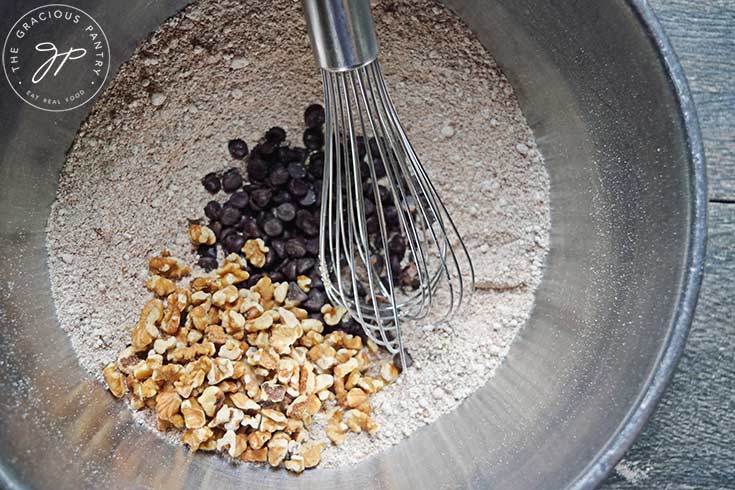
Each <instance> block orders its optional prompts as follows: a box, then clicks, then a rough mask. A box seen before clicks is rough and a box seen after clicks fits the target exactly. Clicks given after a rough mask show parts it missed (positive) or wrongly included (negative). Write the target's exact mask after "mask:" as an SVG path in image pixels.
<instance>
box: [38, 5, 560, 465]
mask: <svg viewBox="0 0 735 490" xmlns="http://www.w3.org/2000/svg"><path fill="white" fill-rule="evenodd" d="M374 10H375V16H376V25H377V30H378V35H379V39H380V42H381V55H380V60H381V65H382V68H383V71H384V73H385V77H386V79H387V83H388V87H389V89H390V90H391V95H392V98H393V100H394V102H395V103H396V107H397V110H398V113H399V115H400V116H401V120H402V122H403V124H404V126H405V127H406V130H407V132H408V134H409V136H410V137H411V141H412V143H413V144H414V146H415V148H416V150H417V153H418V155H419V156H420V157H421V159H422V161H423V163H424V165H425V166H426V167H427V170H428V172H429V175H430V176H431V177H432V178H433V181H434V183H435V184H436V186H437V188H438V191H439V192H440V194H441V195H442V198H443V199H444V201H445V203H446V205H447V207H448V208H449V211H450V213H451V214H452V216H453V217H454V218H455V220H456V222H457V226H458V228H459V230H460V232H461V233H462V234H463V236H464V238H465V240H466V242H467V245H468V247H469V250H470V254H471V255H472V257H473V260H474V264H475V268H476V273H477V280H478V291H477V292H476V293H475V296H474V299H473V302H472V304H471V305H470V306H469V307H466V308H465V309H464V310H463V311H462V312H461V313H460V314H459V315H458V316H456V317H455V318H454V319H452V321H451V322H450V324H449V325H445V326H427V327H416V328H413V329H407V330H408V331H407V332H406V333H405V342H406V345H407V347H408V350H409V351H410V353H411V355H412V356H413V359H414V365H413V367H412V368H410V369H409V370H408V372H407V373H406V375H405V376H402V377H401V378H400V379H399V381H398V382H397V383H396V384H395V385H392V386H390V387H389V388H388V389H386V390H384V391H382V392H380V393H379V394H377V395H376V396H375V397H373V398H372V400H373V406H374V418H375V419H376V420H377V422H378V423H379V424H380V426H381V428H380V430H379V431H378V433H377V434H376V435H375V436H374V437H372V438H371V437H369V436H368V435H366V434H357V435H355V434H351V435H350V436H349V437H348V438H347V440H346V441H345V443H344V444H342V445H340V446H338V447H334V446H333V447H329V448H328V449H327V450H325V452H324V454H323V459H322V465H321V466H322V467H336V466H340V465H346V464H353V463H356V462H359V461H361V460H363V459H364V458H367V457H369V456H372V455H374V454H376V453H378V452H379V451H381V450H382V449H384V448H387V447H390V446H391V445H393V444H397V443H399V442H400V441H402V440H403V439H405V438H406V437H408V436H409V435H410V434H411V433H413V432H414V431H415V430H416V429H417V428H419V427H420V426H422V425H424V424H428V423H431V422H432V421H434V420H436V418H437V417H439V416H440V415H442V414H444V413H447V412H449V411H451V410H452V409H454V408H455V407H456V406H457V405H459V404H460V403H461V401H462V400H463V399H464V398H465V397H467V396H468V395H470V394H471V393H472V392H474V391H475V390H477V389H478V388H479V387H481V386H482V385H483V384H485V383H486V382H487V381H488V380H489V379H490V378H491V377H492V375H493V373H494V371H495V369H496V368H497V367H498V365H499V364H500V362H501V361H502V359H503V357H504V356H505V355H506V353H507V351H508V349H509V347H510V345H511V342H512V340H513V337H514V336H515V334H516V333H517V331H518V329H519V328H520V327H521V326H522V325H523V324H524V322H525V321H526V319H527V318H528V316H529V313H530V310H531V308H532V305H533V299H534V290H535V289H536V287H537V286H538V284H539V281H540V279H541V275H542V265H543V261H544V257H545V254H546V249H547V246H548V231H549V209H548V203H549V196H548V177H547V174H546V171H545V169H544V164H543V159H542V157H541V155H540V154H539V152H538V150H537V148H536V144H535V142H534V139H533V136H532V134H531V131H530V129H529V128H528V126H527V124H526V121H525V119H524V117H523V115H522V114H521V111H520V109H519V107H518V103H517V101H516V98H515V96H514V94H513V89H512V87H511V86H510V84H509V83H508V81H507V80H506V78H505V77H504V76H503V74H502V73H501V72H500V70H499V69H498V67H497V66H496V64H495V62H494V61H493V59H492V58H491V56H490V55H489V54H488V53H487V52H486V51H485V50H484V49H483V48H482V46H481V45H480V43H479V41H477V39H476V38H475V37H474V36H472V35H471V34H470V33H469V31H468V30H467V29H466V27H465V26H464V25H463V24H462V23H461V22H460V21H459V20H458V19H457V18H456V17H454V16H453V15H452V14H450V13H449V12H448V11H447V10H445V9H444V8H442V7H439V6H438V5H436V4H434V3H433V2H431V1H430V0H402V1H394V2H388V1H379V2H375V9H374ZM321 99H322V87H321V78H320V76H319V73H318V70H317V68H316V65H315V62H314V61H313V57H312V54H311V50H310V47H309V43H308V38H307V35H306V31H305V24H304V21H303V19H302V17H301V12H300V2H297V1H291V0H276V1H271V2H267V3H266V2H254V1H250V0H243V1H237V2H235V1H230V0H221V1H215V0H202V1H200V2H198V3H196V4H194V5H193V6H192V7H190V8H188V9H186V10H185V11H184V12H183V13H182V14H181V15H178V16H176V17H174V18H172V19H170V20H169V21H167V22H165V23H164V25H162V26H161V28H160V29H159V31H158V32H156V33H155V34H154V35H153V36H152V37H151V38H150V39H149V40H148V41H147V42H145V43H144V44H143V45H142V46H141V47H140V48H139V49H138V50H137V51H136V53H135V55H134V56H133V57H132V58H131V60H130V61H129V62H128V63H127V64H126V65H124V66H123V67H122V68H121V70H120V72H119V73H118V75H117V77H116V78H115V80H114V81H113V82H112V83H111V84H110V86H109V87H108V88H107V90H106V91H105V92H104V93H103V94H102V96H101V97H100V98H99V100H98V102H97V103H96V105H95V107H94V109H93V111H92V114H91V115H90V117H89V119H88V120H87V122H86V123H85V124H84V125H83V126H82V128H81V130H80V132H79V135H78V138H77V140H76V142H75V144H74V146H73V147H72V149H71V151H70V153H69V156H68V160H67V163H66V165H65V168H64V170H63V172H62V175H61V180H60V183H59V191H58V199H57V201H56V203H55V204H54V206H53V208H52V212H51V217H50V220H49V225H48V251H49V268H50V273H51V283H52V292H53V295H54V299H55V302H56V307H57V313H58V318H59V321H60V323H61V326H62V328H64V330H66V332H67V333H68V334H69V336H70V338H71V341H72V344H73V346H74V349H75V350H76V352H77V354H78V357H79V362H80V364H81V366H82V367H83V368H85V369H86V370H88V371H89V373H90V375H91V376H95V377H98V378H99V377H100V372H101V370H102V367H103V366H104V365H105V364H106V363H108V362H110V361H111V360H113V359H115V357H116V355H117V352H119V351H120V350H121V349H122V348H124V347H125V343H126V342H127V340H128V339H129V338H130V336H129V331H128V330H127V329H126V328H129V327H131V326H132V325H134V323H135V321H136V320H137V314H138V312H139V311H140V308H141V306H142V305H143V304H144V302H145V300H146V298H148V296H149V293H148V292H147V291H146V290H145V287H144V282H145V279H146V278H147V276H148V271H147V262H146V260H147V258H148V257H149V256H152V255H154V254H155V253H157V252H159V251H160V250H161V249H163V248H168V249H169V250H171V251H172V253H173V254H174V255H175V256H177V257H179V258H180V259H182V260H183V261H185V262H186V263H188V264H191V265H193V264H194V263H195V262H196V258H195V255H194V254H193V253H192V251H191V249H190V245H189V242H188V237H187V234H186V229H187V225H188V221H187V220H188V219H194V218H198V217H201V216H202V208H203V206H204V204H205V203H206V202H207V201H208V200H209V199H210V197H209V195H207V194H206V193H205V192H204V191H203V190H202V188H201V185H200V183H199V180H200V178H201V176H202V175H204V174H205V173H207V172H210V171H219V170H222V169H224V168H226V167H229V166H234V165H238V162H235V161H233V160H231V159H230V157H229V155H228V152H227V141H228V140H229V139H231V138H235V137H242V138H243V139H245V140H246V141H247V142H248V144H251V145H252V144H253V143H254V142H255V141H256V140H257V138H259V137H260V136H261V135H262V133H263V132H264V130H266V129H268V128H270V127H271V126H275V125H279V126H282V127H284V128H285V129H286V130H287V131H288V136H289V139H291V140H292V141H294V142H295V143H296V144H300V143H301V141H300V140H301V130H302V124H303V121H302V114H303V108H304V107H306V106H307V105H308V104H310V103H313V102H319V101H321ZM448 148H451V151H449V152H448V151H447V149H448ZM448 155H451V156H448Z"/></svg>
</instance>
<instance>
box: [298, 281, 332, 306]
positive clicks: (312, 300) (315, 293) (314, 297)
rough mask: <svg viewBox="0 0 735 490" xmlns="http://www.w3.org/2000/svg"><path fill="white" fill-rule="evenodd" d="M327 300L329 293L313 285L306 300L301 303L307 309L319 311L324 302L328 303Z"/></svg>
mask: <svg viewBox="0 0 735 490" xmlns="http://www.w3.org/2000/svg"><path fill="white" fill-rule="evenodd" d="M312 283H313V281H312ZM326 301H327V295H326V294H324V291H322V290H321V289H319V288H316V287H313V285H312V288H311V290H310V291H309V294H308V297H307V299H306V301H304V302H303V303H301V306H302V307H303V308H305V309H306V310H307V311H311V312H318V311H320V309H321V307H322V306H323V305H324V303H326Z"/></svg>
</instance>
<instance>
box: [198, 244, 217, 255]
mask: <svg viewBox="0 0 735 490" xmlns="http://www.w3.org/2000/svg"><path fill="white" fill-rule="evenodd" d="M197 254H199V256H200V257H214V258H217V245H199V246H198V247H197Z"/></svg>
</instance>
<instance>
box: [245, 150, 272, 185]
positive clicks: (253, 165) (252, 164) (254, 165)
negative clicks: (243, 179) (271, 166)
mask: <svg viewBox="0 0 735 490" xmlns="http://www.w3.org/2000/svg"><path fill="white" fill-rule="evenodd" d="M247 172H248V179H250V181H251V182H252V181H264V180H265V179H266V177H268V163H266V162H265V160H262V159H260V158H258V157H255V158H253V157H252V156H251V157H250V160H248V169H247Z"/></svg>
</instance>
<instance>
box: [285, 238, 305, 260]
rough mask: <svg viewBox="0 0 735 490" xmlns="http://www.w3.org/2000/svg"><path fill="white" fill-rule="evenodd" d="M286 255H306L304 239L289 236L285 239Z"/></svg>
mask: <svg viewBox="0 0 735 490" xmlns="http://www.w3.org/2000/svg"><path fill="white" fill-rule="evenodd" d="M285 250H286V255H288V256H289V257H303V256H304V255H306V246H305V244H304V240H303V239H300V238H291V239H289V240H287V241H286V247H285Z"/></svg>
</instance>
